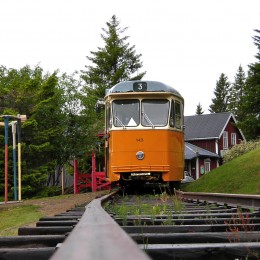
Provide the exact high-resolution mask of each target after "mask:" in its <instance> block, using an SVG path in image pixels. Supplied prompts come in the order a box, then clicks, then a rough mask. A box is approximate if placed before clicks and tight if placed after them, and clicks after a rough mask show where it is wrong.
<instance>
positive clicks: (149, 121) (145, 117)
mask: <svg viewBox="0 0 260 260" xmlns="http://www.w3.org/2000/svg"><path fill="white" fill-rule="evenodd" d="M142 114H143V116H144V119H145V120H146V122H147V123H148V124H149V125H150V126H152V128H154V124H153V123H152V121H151V119H150V118H149V117H148V115H146V114H145V112H144V111H142Z"/></svg>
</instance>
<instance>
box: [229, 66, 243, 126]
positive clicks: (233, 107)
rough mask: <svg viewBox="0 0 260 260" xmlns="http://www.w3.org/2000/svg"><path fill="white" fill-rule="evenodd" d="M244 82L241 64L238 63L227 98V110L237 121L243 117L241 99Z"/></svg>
mask: <svg viewBox="0 0 260 260" xmlns="http://www.w3.org/2000/svg"><path fill="white" fill-rule="evenodd" d="M245 82H246V76H245V72H244V70H243V68H242V66H241V65H240V66H239V67H238V70H237V73H236V76H235V80H234V83H233V84H232V85H231V91H230V100H229V101H230V102H229V111H230V112H232V113H233V114H234V115H235V117H236V119H237V120H238V121H241V120H242V118H243V111H242V105H243V102H242V99H243V97H244V96H245Z"/></svg>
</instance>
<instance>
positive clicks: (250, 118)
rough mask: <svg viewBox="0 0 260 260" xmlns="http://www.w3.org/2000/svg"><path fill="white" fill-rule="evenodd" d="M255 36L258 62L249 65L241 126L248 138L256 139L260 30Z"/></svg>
mask: <svg viewBox="0 0 260 260" xmlns="http://www.w3.org/2000/svg"><path fill="white" fill-rule="evenodd" d="M255 32H256V33H257V34H258V35H256V36H254V37H253V40H254V44H255V45H256V46H257V49H258V53H257V54H256V56H255V57H256V59H257V62H255V63H253V64H250V65H249V71H248V77H247V80H246V85H245V95H244V96H243V98H242V102H243V107H242V109H243V114H244V117H243V118H242V119H241V123H240V124H239V126H240V127H241V128H242V130H243V133H244V134H245V136H246V137H247V139H255V138H257V137H259V136H260V30H255Z"/></svg>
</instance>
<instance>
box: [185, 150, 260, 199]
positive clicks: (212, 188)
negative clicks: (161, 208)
mask: <svg viewBox="0 0 260 260" xmlns="http://www.w3.org/2000/svg"><path fill="white" fill-rule="evenodd" d="M182 190H183V191H187V192H214V193H233V194H260V147H258V148H257V149H255V150H253V151H250V152H248V153H246V154H244V155H242V156H240V157H237V158H236V159H233V160H232V161H230V162H228V163H225V164H224V165H222V166H220V167H219V168H216V169H214V170H212V171H211V172H209V173H207V174H205V175H204V176H202V177H201V178H200V179H198V180H196V181H195V182H193V183H190V184H187V185H186V186H184V187H183V188H182Z"/></svg>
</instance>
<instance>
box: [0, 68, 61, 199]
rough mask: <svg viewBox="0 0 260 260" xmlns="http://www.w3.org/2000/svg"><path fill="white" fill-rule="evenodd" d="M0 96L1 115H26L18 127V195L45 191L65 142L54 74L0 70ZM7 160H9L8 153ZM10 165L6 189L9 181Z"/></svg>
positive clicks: (29, 194) (35, 71) (36, 71)
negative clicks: (19, 169)
mask: <svg viewBox="0 0 260 260" xmlns="http://www.w3.org/2000/svg"><path fill="white" fill-rule="evenodd" d="M0 94H1V97H2V102H1V114H11V115H17V114H26V115H27V121H26V122H25V123H24V124H22V145H21V147H22V183H23V189H22V193H23V194H22V196H23V197H25V196H32V195H36V194H37V193H38V192H40V191H41V190H43V189H44V188H45V185H46V181H47V177H48V176H51V177H52V176H54V172H55V167H56V165H58V164H59V162H60V161H61V160H60V158H61V157H62V155H61V153H62V151H63V150H62V147H63V143H65V140H66V136H64V134H63V133H64V131H65V130H64V127H65V126H66V124H65V123H64V122H65V120H64V117H65V114H64V113H63V110H62V107H63V100H62V96H63V93H62V90H61V89H60V88H59V84H58V77H57V74H56V73H53V74H52V75H49V74H44V73H43V70H42V69H41V68H40V67H38V66H37V67H36V68H35V69H31V68H30V67H29V66H25V67H23V68H21V69H20V70H16V69H6V68H5V67H1V68H0ZM9 132H10V131H9ZM2 137H3V136H1V138H0V140H2V139H3V138H2ZM10 138H11V136H9V139H10ZM10 146H11V145H10ZM10 146H9V147H10ZM3 154H4V153H1V154H0V164H2V161H3V160H4V158H3V157H2V155H3ZM9 157H10V159H9V161H11V160H12V153H10V156H9ZM11 164H12V163H10V165H9V167H10V169H9V170H10V171H9V172H10V175H9V176H10V179H9V184H10V186H12V179H13V178H12V172H13V171H12V169H11V167H12V166H11ZM1 170H2V168H0V177H1V176H2V174H1ZM0 189H1V186H0Z"/></svg>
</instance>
